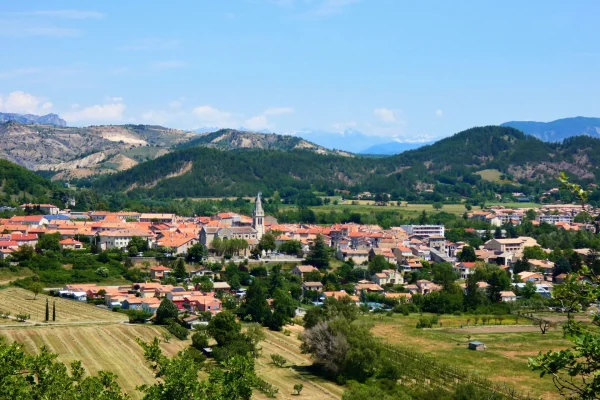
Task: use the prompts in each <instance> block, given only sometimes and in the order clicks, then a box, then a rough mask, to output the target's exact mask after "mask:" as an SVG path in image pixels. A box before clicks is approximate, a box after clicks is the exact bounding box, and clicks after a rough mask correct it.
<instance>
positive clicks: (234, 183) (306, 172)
mask: <svg viewBox="0 0 600 400" xmlns="http://www.w3.org/2000/svg"><path fill="white" fill-rule="evenodd" d="M599 154H600V140H597V139H592V138H589V137H576V138H572V139H569V140H566V141H565V142H564V143H563V144H553V143H546V142H542V141H540V140H538V139H536V138H534V137H531V136H528V135H525V134H523V133H522V132H520V131H517V130H516V129H513V128H510V127H498V126H486V127H477V128H472V129H469V130H466V131H463V132H460V133H458V134H456V135H454V136H452V137H449V138H446V139H443V140H440V141H439V142H437V143H435V144H432V145H429V146H425V147H423V148H420V149H417V150H412V151H407V152H405V153H402V154H400V155H397V156H393V157H386V158H363V157H352V158H351V157H342V156H336V155H322V154H316V153H314V152H312V151H307V150H294V151H289V152H283V151H261V150H237V151H219V150H216V149H209V148H199V147H191V148H187V149H183V150H179V151H175V152H173V153H171V154H168V155H165V156H163V157H159V158H157V159H155V160H152V161H149V162H146V163H143V164H140V165H138V166H136V167H134V168H132V169H130V170H127V171H123V172H121V173H118V174H115V175H113V176H110V177H105V178H101V179H98V180H97V181H94V182H93V183H92V185H93V187H95V188H96V189H99V190H101V191H108V192H111V191H112V192H115V191H121V192H127V193H129V196H131V197H135V198H145V197H156V198H169V197H170V198H173V197H208V196H247V195H252V194H255V193H256V192H257V191H263V192H264V193H266V194H267V195H270V194H272V193H273V192H274V191H275V190H278V191H280V192H286V191H288V192H289V191H298V190H313V191H314V190H317V191H321V192H328V193H333V191H334V189H348V190H350V191H351V192H353V193H357V192H359V191H370V192H372V193H390V194H392V197H393V198H399V199H405V200H409V201H415V200H428V201H444V200H452V199H454V200H457V199H460V198H465V197H467V198H477V197H478V196H480V195H481V196H487V197H490V196H492V197H493V195H494V193H495V192H496V193H497V192H502V191H510V190H512V191H515V190H517V187H518V186H520V185H524V186H525V188H524V190H527V191H528V192H529V193H532V194H533V193H537V192H540V191H543V190H545V189H544V188H548V187H551V185H554V184H556V182H554V181H553V179H554V178H555V177H556V176H557V175H558V173H559V171H567V172H569V173H571V175H573V177H574V179H577V180H579V181H581V182H584V183H589V182H594V181H598V180H600V179H599V178H600V170H599V169H598V166H599V165H600V164H599V163H598V161H599V160H598V159H599V157H600V156H599ZM490 169H492V170H496V171H498V173H499V174H502V175H503V176H504V177H505V179H504V180H503V182H494V181H489V180H488V181H486V180H484V179H483V178H482V176H480V175H478V174H477V172H480V171H483V170H490ZM521 189H523V188H521Z"/></svg>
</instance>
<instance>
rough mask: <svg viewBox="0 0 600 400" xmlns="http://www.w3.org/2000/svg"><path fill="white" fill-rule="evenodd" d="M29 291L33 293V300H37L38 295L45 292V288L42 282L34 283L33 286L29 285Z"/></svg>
mask: <svg viewBox="0 0 600 400" xmlns="http://www.w3.org/2000/svg"><path fill="white" fill-rule="evenodd" d="M29 290H31V291H32V292H33V299H34V300H35V299H36V298H37V295H38V294H40V293H41V292H42V290H44V286H43V285H42V284H41V283H40V282H33V283H32V284H31V285H29Z"/></svg>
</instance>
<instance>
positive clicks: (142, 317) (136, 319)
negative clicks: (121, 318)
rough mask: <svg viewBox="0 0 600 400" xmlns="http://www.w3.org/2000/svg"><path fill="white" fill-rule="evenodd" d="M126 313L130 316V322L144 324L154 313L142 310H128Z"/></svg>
mask: <svg viewBox="0 0 600 400" xmlns="http://www.w3.org/2000/svg"><path fill="white" fill-rule="evenodd" d="M125 314H127V316H128V317H129V323H130V324H143V323H145V322H146V321H147V320H148V318H150V317H152V313H149V312H146V311H142V310H126V311H125Z"/></svg>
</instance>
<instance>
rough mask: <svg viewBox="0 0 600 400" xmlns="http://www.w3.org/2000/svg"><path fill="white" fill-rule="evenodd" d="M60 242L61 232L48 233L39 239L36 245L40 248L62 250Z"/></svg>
mask: <svg viewBox="0 0 600 400" xmlns="http://www.w3.org/2000/svg"><path fill="white" fill-rule="evenodd" d="M59 242H60V233H51V234H48V233H46V234H44V235H42V236H41V237H40V238H39V239H38V242H37V245H36V247H37V248H38V249H40V250H51V251H60V244H59Z"/></svg>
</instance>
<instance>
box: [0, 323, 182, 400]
mask: <svg viewBox="0 0 600 400" xmlns="http://www.w3.org/2000/svg"><path fill="white" fill-rule="evenodd" d="M161 333H162V328H160V327H155V326H144V325H125V324H115V325H102V326H40V327H28V328H26V329H23V328H11V329H3V328H2V326H1V325H0V335H3V336H5V337H7V338H8V339H9V340H10V341H13V340H15V341H17V342H19V343H23V344H24V345H25V347H26V350H27V351H28V352H31V353H38V352H39V349H40V347H41V346H42V345H45V346H46V347H47V348H48V349H49V350H50V351H51V352H53V353H56V354H58V355H59V360H61V361H63V362H66V363H69V362H71V361H75V360H81V361H82V364H83V366H84V368H85V369H86V371H87V372H88V373H90V374H96V373H97V372H98V371H101V370H104V371H110V372H113V373H115V374H117V375H118V379H117V380H118V382H119V384H120V385H121V387H122V388H123V389H124V390H125V391H126V392H128V393H129V394H131V395H132V397H133V398H134V399H136V398H140V397H141V396H140V393H139V392H137V391H136V389H135V388H136V387H137V386H139V385H143V384H145V383H153V382H154V381H155V379H154V373H153V371H152V370H151V369H150V368H149V367H148V364H147V363H146V361H145V360H144V354H143V351H142V348H141V347H140V345H139V344H138V343H137V342H136V341H135V338H136V337H139V338H141V339H143V340H145V341H150V340H152V338H154V337H155V336H159V337H160V335H161ZM187 344H188V343H187V342H181V341H178V340H172V341H171V342H170V343H163V344H162V345H161V347H162V349H163V351H164V352H165V354H168V355H170V356H172V355H175V354H176V353H177V352H178V351H180V350H182V349H183V348H184V347H185V346H186V345H187Z"/></svg>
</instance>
